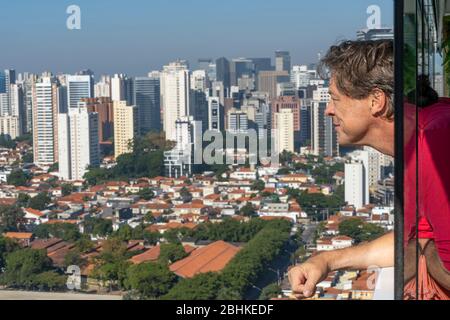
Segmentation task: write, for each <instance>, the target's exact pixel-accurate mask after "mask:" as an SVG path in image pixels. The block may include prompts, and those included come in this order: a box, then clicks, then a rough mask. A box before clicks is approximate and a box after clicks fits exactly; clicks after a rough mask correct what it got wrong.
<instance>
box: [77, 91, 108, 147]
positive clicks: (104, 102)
mask: <svg viewBox="0 0 450 320" xmlns="http://www.w3.org/2000/svg"><path fill="white" fill-rule="evenodd" d="M81 101H82V102H84V103H85V104H86V108H87V110H88V111H89V112H95V113H97V114H98V140H99V143H100V145H102V144H110V140H111V139H112V137H113V136H114V112H113V102H112V101H111V98H107V97H101V98H91V99H83V100H81Z"/></svg>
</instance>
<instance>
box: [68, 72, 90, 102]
mask: <svg viewBox="0 0 450 320" xmlns="http://www.w3.org/2000/svg"><path fill="white" fill-rule="evenodd" d="M66 86H67V105H68V107H69V108H77V107H78V102H80V101H81V99H84V98H92V97H93V96H94V80H93V78H92V76H90V75H83V76H78V75H77V76H73V75H68V76H67V85H66Z"/></svg>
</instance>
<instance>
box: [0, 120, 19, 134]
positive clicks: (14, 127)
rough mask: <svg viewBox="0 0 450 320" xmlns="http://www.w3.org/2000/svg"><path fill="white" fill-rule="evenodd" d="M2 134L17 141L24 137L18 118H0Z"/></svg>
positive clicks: (0, 132) (0, 131)
mask: <svg viewBox="0 0 450 320" xmlns="http://www.w3.org/2000/svg"><path fill="white" fill-rule="evenodd" d="M0 134H3V135H7V136H9V137H10V138H11V139H16V138H17V137H19V136H21V135H22V132H21V130H20V121H19V117H17V116H0Z"/></svg>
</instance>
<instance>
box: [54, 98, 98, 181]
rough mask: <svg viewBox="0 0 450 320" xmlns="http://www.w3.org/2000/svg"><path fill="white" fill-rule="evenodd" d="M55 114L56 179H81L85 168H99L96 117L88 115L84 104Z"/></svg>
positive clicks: (92, 114)
mask: <svg viewBox="0 0 450 320" xmlns="http://www.w3.org/2000/svg"><path fill="white" fill-rule="evenodd" d="M78 106H79V107H78V108H69V110H68V113H60V114H59V115H58V139H59V143H58V147H59V151H58V158H59V161H58V163H59V166H58V167H59V176H60V178H61V179H63V180H69V181H73V180H82V179H83V177H84V174H85V173H86V172H87V168H88V167H89V166H91V167H97V166H99V165H100V149H99V141H98V114H97V113H95V112H89V111H88V110H87V108H86V103H85V102H79V104H78Z"/></svg>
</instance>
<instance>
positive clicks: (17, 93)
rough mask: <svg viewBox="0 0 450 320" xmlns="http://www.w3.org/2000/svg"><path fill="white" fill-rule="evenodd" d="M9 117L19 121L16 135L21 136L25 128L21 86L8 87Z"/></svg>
mask: <svg viewBox="0 0 450 320" xmlns="http://www.w3.org/2000/svg"><path fill="white" fill-rule="evenodd" d="M9 102H10V115H12V116H15V117H17V119H18V121H19V128H18V134H19V135H22V133H23V131H24V130H23V128H25V126H26V110H25V100H24V92H23V87H22V84H17V83H16V84H12V85H11V86H10V97H9Z"/></svg>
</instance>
